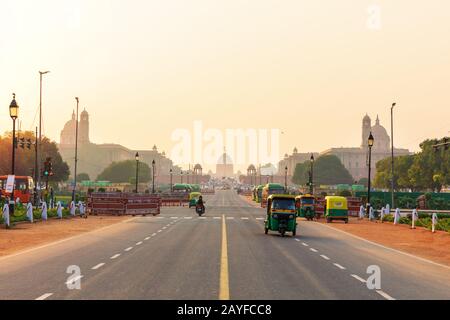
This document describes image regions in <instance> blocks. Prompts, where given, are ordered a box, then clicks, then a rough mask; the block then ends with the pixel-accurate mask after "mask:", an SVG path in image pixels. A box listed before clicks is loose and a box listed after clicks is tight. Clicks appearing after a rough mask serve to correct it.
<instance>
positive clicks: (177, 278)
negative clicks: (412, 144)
mask: <svg viewBox="0 0 450 320" xmlns="http://www.w3.org/2000/svg"><path fill="white" fill-rule="evenodd" d="M205 198H206V210H207V211H206V215H205V216H204V217H203V218H199V217H198V216H197V215H196V214H195V212H194V209H188V208H187V207H184V208H180V207H172V208H163V209H162V213H161V215H160V216H158V217H136V218H132V219H130V220H127V221H125V222H123V223H119V224H115V225H112V226H110V227H107V228H104V229H101V230H97V231H94V232H90V233H86V234H83V235H80V236H77V237H74V238H70V239H67V240H65V241H60V242H57V243H54V244H50V245H48V246H45V247H41V248H38V249H36V250H31V251H28V252H24V253H21V254H17V255H14V256H9V257H4V258H0V299H48V300H51V299H200V300H202V299H218V298H219V297H220V298H223V299H228V298H229V299H369V300H377V299H378V300H383V299H450V268H446V267H443V266H440V265H437V264H433V263H431V262H428V261H424V260H423V259H419V258H417V257H413V256H409V255H405V254H403V253H400V252H396V251H394V250H391V249H388V248H385V247H382V246H379V245H376V244H373V243H369V242H366V241H364V240H362V239H358V238H356V237H353V236H351V235H348V234H345V233H343V232H341V231H338V230H336V229H332V228H330V227H329V226H327V225H323V224H319V223H315V222H306V221H300V223H299V226H298V230H297V236H296V237H291V236H287V237H284V238H282V237H280V236H279V235H277V234H275V233H272V234H269V235H265V234H264V230H263V223H264V210H263V209H260V208H257V207H255V206H253V205H251V204H250V203H248V202H247V201H245V200H244V199H242V198H241V197H239V196H238V195H237V194H236V193H234V192H233V191H217V192H216V194H215V195H214V196H207V197H205ZM373 265H375V266H378V267H379V269H380V272H381V289H368V287H367V284H366V279H367V278H368V277H369V276H370V275H369V274H368V273H367V268H368V267H369V266H373ZM71 266H72V267H71ZM73 266H75V267H73ZM68 268H79V271H80V273H79V274H78V273H73V269H72V270H69V271H71V273H67V271H68ZM74 277H75V279H74ZM73 280H75V281H73ZM76 280H78V281H76ZM67 283H69V286H70V285H71V284H77V283H79V285H80V287H81V288H80V289H73V288H72V289H70V288H69V287H68V285H67Z"/></svg>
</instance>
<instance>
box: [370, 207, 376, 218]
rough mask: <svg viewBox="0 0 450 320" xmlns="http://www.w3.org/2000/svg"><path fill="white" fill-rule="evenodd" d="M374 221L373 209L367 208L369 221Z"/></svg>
mask: <svg viewBox="0 0 450 320" xmlns="http://www.w3.org/2000/svg"><path fill="white" fill-rule="evenodd" d="M374 219H375V214H374V211H373V207H372V206H371V207H370V208H369V220H370V221H372V220H374Z"/></svg>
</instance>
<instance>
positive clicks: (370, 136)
mask: <svg viewBox="0 0 450 320" xmlns="http://www.w3.org/2000/svg"><path fill="white" fill-rule="evenodd" d="M373 143H374V139H373V135H372V132H370V134H369V138H368V140H367V146H368V147H369V177H368V182H367V212H369V210H370V175H371V174H370V171H371V167H372V147H373Z"/></svg>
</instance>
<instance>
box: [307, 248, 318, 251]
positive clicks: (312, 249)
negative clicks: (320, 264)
mask: <svg viewBox="0 0 450 320" xmlns="http://www.w3.org/2000/svg"><path fill="white" fill-rule="evenodd" d="M309 250H311V251H312V252H318V251H317V250H316V249H314V248H309Z"/></svg>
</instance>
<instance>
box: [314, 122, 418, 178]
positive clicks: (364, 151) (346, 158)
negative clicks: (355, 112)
mask: <svg viewBox="0 0 450 320" xmlns="http://www.w3.org/2000/svg"><path fill="white" fill-rule="evenodd" d="M370 132H372V135H373V137H374V140H375V142H374V146H373V147H372V161H371V162H372V166H371V167H372V171H371V175H372V178H373V177H374V176H375V174H376V163H377V162H378V161H380V160H383V159H385V158H389V157H390V156H391V140H390V137H389V135H388V134H387V131H386V129H385V128H384V127H383V126H382V125H381V124H380V119H379V118H378V116H377V119H376V121H375V125H374V126H372V121H371V119H370V117H369V116H368V115H367V114H366V116H365V117H364V118H363V121H362V135H361V146H360V147H354V148H331V149H328V150H325V151H323V152H321V153H320V155H327V154H333V155H335V156H337V157H338V158H339V159H340V160H341V162H342V164H343V165H344V167H345V168H347V170H348V171H349V172H350V174H351V175H352V176H353V179H354V180H355V181H358V180H359V179H361V178H367V177H368V168H367V166H368V161H367V160H368V146H367V140H368V138H369V134H370ZM394 154H395V156H402V155H409V154H411V153H410V152H409V150H408V149H398V148H395V149H394Z"/></svg>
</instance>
